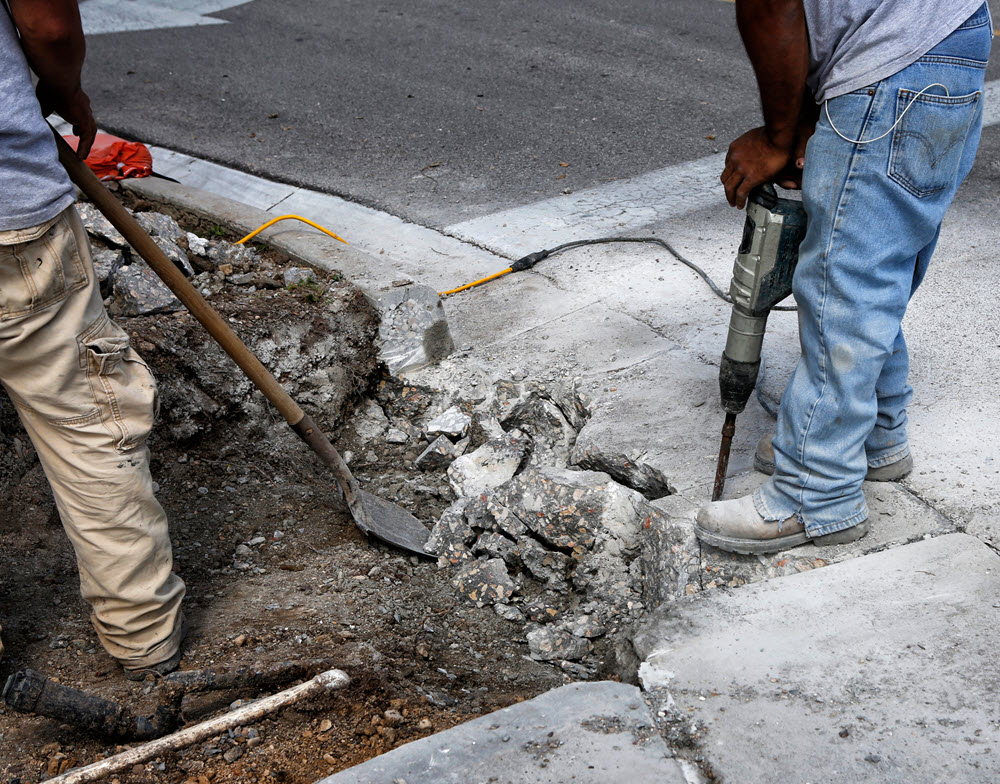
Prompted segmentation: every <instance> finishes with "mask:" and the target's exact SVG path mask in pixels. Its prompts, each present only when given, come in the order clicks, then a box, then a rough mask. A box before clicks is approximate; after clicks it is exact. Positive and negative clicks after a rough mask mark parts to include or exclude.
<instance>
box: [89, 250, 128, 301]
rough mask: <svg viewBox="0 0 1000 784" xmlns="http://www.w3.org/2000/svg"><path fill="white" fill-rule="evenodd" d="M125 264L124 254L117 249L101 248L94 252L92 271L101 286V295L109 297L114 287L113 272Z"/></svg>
mask: <svg viewBox="0 0 1000 784" xmlns="http://www.w3.org/2000/svg"><path fill="white" fill-rule="evenodd" d="M124 265H125V254H124V253H122V252H121V251H120V250H118V249H114V250H101V251H98V252H97V253H95V254H94V272H95V273H96V275H97V283H98V285H99V286H100V287H101V296H102V297H104V298H105V299H106V298H107V297H110V296H111V294H112V293H113V292H114V288H115V274H116V273H117V272H118V270H119V269H121V268H122V267H123V266H124Z"/></svg>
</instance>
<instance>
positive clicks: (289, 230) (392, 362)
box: [121, 177, 455, 375]
mask: <svg viewBox="0 0 1000 784" xmlns="http://www.w3.org/2000/svg"><path fill="white" fill-rule="evenodd" d="M121 185H122V187H124V188H125V189H127V190H129V191H130V192H132V193H134V194H135V195H137V196H139V197H141V198H143V199H146V200H148V201H151V202H154V203H157V204H166V205H170V206H173V207H178V208H180V209H183V210H186V211H188V212H191V213H193V214H194V215H197V216H198V217H201V218H205V219H208V220H212V221H215V222H217V223H218V224H219V225H221V226H225V227H226V228H229V229H234V230H236V231H238V232H242V233H244V234H249V233H250V232H251V231H253V230H254V229H256V228H257V227H259V226H261V225H263V224H264V223H267V222H268V221H269V220H272V219H273V218H274V217H275V216H274V215H273V214H271V213H268V212H265V211H264V210H261V209H258V208H257V207H251V206H250V205H248V204H243V203H242V202H239V201H235V200H234V199H229V198H226V197H225V196H219V195H217V194H214V193H210V192H208V191H205V190H201V189H199V188H192V187H190V186H187V185H182V184H181V183H176V182H171V181H170V180H163V179H159V178H153V177H144V178H141V179H130V180H123V181H122V182H121ZM303 225H304V224H301V223H299V222H297V221H296V222H287V223H285V222H283V223H278V224H275V225H274V226H272V227H271V228H269V229H267V230H266V231H263V232H261V233H260V234H258V235H257V237H255V238H254V240H255V241H261V242H266V243H267V244H268V245H270V246H272V247H273V248H275V249H276V250H279V251H281V252H283V253H287V254H288V255H289V256H290V257H291V258H292V259H294V260H295V261H296V262H297V263H300V264H304V265H306V266H309V267H313V268H315V269H323V270H329V271H331V272H339V273H341V274H342V275H343V276H344V277H345V278H347V279H348V280H349V281H350V282H351V283H353V284H354V285H356V286H357V287H358V288H359V289H361V291H362V293H364V295H365V296H366V297H368V299H369V300H370V301H371V303H372V304H373V305H374V306H375V307H376V309H377V310H378V311H379V314H380V316H381V325H380V328H379V337H380V339H381V343H382V347H383V351H382V359H383V361H384V362H385V363H386V365H387V366H388V367H389V371H390V372H391V373H393V374H394V375H397V374H400V373H403V372H405V371H407V370H416V369H418V368H421V367H424V366H426V365H429V364H432V363H434V362H437V361H439V360H441V359H444V358H445V357H447V356H448V355H450V354H451V353H452V352H453V351H454V348H455V345H454V341H453V340H452V338H451V334H450V330H449V328H448V321H447V318H446V316H445V312H444V305H443V303H442V302H441V300H440V299H439V298H438V295H437V292H436V291H435V290H434V289H431V288H429V287H427V286H423V285H419V284H413V283H409V284H405V285H403V286H399V285H398V279H399V277H400V274H399V270H398V269H396V268H395V267H394V265H393V264H392V263H391V262H389V261H386V260H383V259H381V258H379V257H378V256H373V255H371V254H370V253H366V252H364V251H361V250H358V249H357V248H354V247H352V246H350V245H345V244H344V243H342V242H338V241H337V240H334V239H332V238H331V237H328V236H327V235H325V234H323V233H322V232H319V231H316V230H315V229H307V230H303V229H301V228H296V227H297V226H303ZM394 282H395V283H394ZM401 311H402V312H401Z"/></svg>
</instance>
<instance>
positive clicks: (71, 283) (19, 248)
mask: <svg viewBox="0 0 1000 784" xmlns="http://www.w3.org/2000/svg"><path fill="white" fill-rule="evenodd" d="M5 234H7V235H8V236H11V237H13V238H15V241H14V242H13V243H0V321H5V320H9V319H13V318H18V317H21V316H28V315H30V314H32V313H37V312H38V311H39V310H42V309H43V308H47V307H49V306H50V305H54V304H56V303H57V302H60V301H62V300H64V299H66V297H68V296H69V295H70V293H71V292H73V291H76V290H77V289H82V288H83V287H84V286H86V285H87V270H86V268H85V267H84V264H83V259H81V258H80V248H79V246H78V245H77V242H76V236H75V235H74V234H73V230H72V228H71V227H70V224H69V221H68V220H66V218H65V216H61V217H59V218H58V219H57V220H55V221H54V222H53V223H51V224H50V225H48V226H42V227H39V231H38V233H37V234H35V233H33V232H32V231H31V230H26V231H23V232H20V231H19V232H7V233H5Z"/></svg>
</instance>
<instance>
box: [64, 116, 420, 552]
mask: <svg viewBox="0 0 1000 784" xmlns="http://www.w3.org/2000/svg"><path fill="white" fill-rule="evenodd" d="M53 133H55V137H56V146H57V147H58V148H59V161H60V162H61V163H62V165H63V166H65V167H66V171H67V172H68V173H69V177H70V179H71V180H73V182H74V183H76V185H77V187H78V188H79V189H80V190H81V191H83V192H84V193H85V194H86V195H87V197H88V198H89V199H90V200H91V201H92V202H93V203H94V205H95V206H96V207H97V208H98V209H99V210H100V211H101V212H102V213H103V214H104V217H106V218H107V219H108V220H109V221H111V225H112V226H114V227H115V228H116V229H118V231H119V232H120V233H121V235H122V236H123V237H124V238H125V239H126V240H127V241H128V243H129V245H131V246H132V247H133V248H134V249H135V250H136V251H137V252H138V254H139V255H140V256H142V258H143V259H145V260H146V263H147V264H149V266H150V267H151V268H152V270H153V272H155V273H156V274H157V275H158V276H159V277H160V279H161V280H162V281H163V282H164V283H165V284H166V285H167V288H169V289H170V290H171V291H172V292H173V293H174V294H175V295H176V297H177V299H179V300H180V301H181V302H182V303H184V306H185V307H186V308H187V309H188V311H190V312H191V314H192V315H194V317H195V318H196V319H198V321H200V322H201V324H202V326H203V327H205V329H207V330H208V333H209V334H210V335H211V336H212V337H213V338H214V339H215V341H216V342H217V343H218V344H219V345H220V346H222V348H223V350H224V351H225V352H226V353H227V354H229V356H230V357H232V358H233V361H234V362H236V364H237V365H239V366H240V369H241V370H242V371H243V372H244V373H246V375H247V377H248V378H249V379H250V380H251V381H252V382H253V383H254V385H255V386H256V387H257V388H258V389H259V390H260V391H261V392H263V393H264V396H265V397H266V398H267V399H268V400H270V401H271V403H272V404H273V405H274V407H275V408H277V409H278V411H280V412H281V415H282V416H283V417H284V418H285V420H286V421H287V422H288V424H289V425H290V426H291V428H292V430H294V431H295V432H296V433H297V434H298V435H299V437H300V438H301V439H302V440H303V441H305V442H306V444H308V446H309V448H310V449H312V450H313V451H314V452H315V453H316V454H317V455H319V457H320V459H321V460H322V461H323V462H324V463H326V466H327V467H328V468H329V469H330V471H331V472H332V473H333V476H334V478H335V479H336V480H337V484H339V485H340V489H341V491H342V492H343V495H344V499H345V500H346V501H347V506H348V508H350V510H351V517H353V518H354V523H355V524H356V525H357V526H358V528H360V529H361V530H362V531H363V532H364V533H365V534H369V535H371V536H375V537H377V538H379V539H381V540H383V541H385V542H388V543H389V544H392V545H395V546H396V547H399V548H401V549H403V550H408V551H409V552H411V553H416V554H418V555H427V553H425V552H424V543H425V542H426V541H427V537H428V536H429V532H428V531H427V529H426V528H424V526H423V525H421V523H420V521H418V520H417V519H416V518H415V517H414V516H413V515H411V514H410V513H409V512H407V511H406V510H404V509H402V508H400V507H399V506H397V505H396V504H393V503H390V502H389V501H386V500H385V499H382V498H379V497H378V496H374V495H372V494H371V493H367V492H365V491H364V490H362V489H361V488H360V487H358V482H357V480H356V479H355V478H354V477H353V476H352V475H351V472H350V470H349V469H348V467H347V463H345V462H344V459H343V458H342V457H341V456H340V453H338V452H337V450H336V449H334V447H333V444H331V443H330V440H329V439H328V438H327V437H326V436H325V435H323V433H322V432H321V431H320V429H319V427H318V426H317V425H316V423H315V422H314V421H313V418H312V417H311V416H309V415H308V414H307V413H305V412H304V411H303V410H302V409H301V408H299V405H298V404H297V403H296V402H295V401H294V400H292V398H291V396H290V395H289V394H288V393H287V392H285V390H284V389H283V388H282V387H281V385H280V384H279V383H278V381H277V380H276V379H275V378H274V376H272V375H271V373H270V372H269V371H268V369H267V368H265V367H264V366H263V365H262V364H261V362H260V360H259V359H257V357H255V356H254V355H253V353H252V352H251V351H250V349H248V348H247V347H246V345H245V344H244V343H243V341H241V340H240V339H239V337H237V335H236V333H235V332H233V330H232V329H231V328H230V327H229V325H228V324H227V323H226V322H225V321H223V320H222V317H221V316H220V315H219V314H218V313H216V312H215V310H213V309H212V306H211V305H209V304H208V302H206V301H205V298H204V297H202V296H201V294H199V293H198V291H197V290H196V289H195V287H194V286H192V285H191V284H190V283H189V282H188V280H187V278H186V277H184V273H183V272H181V271H180V270H179V269H177V267H175V266H174V264H173V262H171V261H170V259H168V258H167V257H166V256H165V255H164V253H163V251H162V250H160V248H159V246H158V245H157V244H156V243H155V242H154V241H153V239H152V237H150V236H149V235H148V234H147V233H146V232H145V230H143V228H142V227H141V226H140V225H139V224H138V222H137V221H136V220H135V218H133V217H132V216H131V215H130V214H129V212H128V210H126V209H125V208H124V207H123V206H122V205H121V204H119V202H118V200H117V199H116V198H115V197H114V196H113V195H112V194H111V192H110V191H109V190H108V189H107V188H105V187H104V185H102V184H101V182H100V180H98V179H97V177H96V176H95V175H94V173H93V172H92V171H91V170H90V169H89V168H88V166H87V164H86V163H84V162H83V161H81V160H80V159H79V158H77V157H76V153H75V152H74V151H73V149H72V148H71V147H70V146H69V145H68V144H67V143H66V141H65V140H64V139H63V138H62V137H61V136H60V135H59V134H58V133H56V132H55V131H54V130H53Z"/></svg>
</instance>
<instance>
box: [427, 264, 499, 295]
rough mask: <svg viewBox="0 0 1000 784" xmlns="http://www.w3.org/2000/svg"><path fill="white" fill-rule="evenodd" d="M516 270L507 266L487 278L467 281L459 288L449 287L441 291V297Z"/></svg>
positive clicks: (479, 284) (439, 293)
mask: <svg viewBox="0 0 1000 784" xmlns="http://www.w3.org/2000/svg"><path fill="white" fill-rule="evenodd" d="M513 271H514V268H513V267H507V269H505V270H500V272H496V273H494V274H493V275H490V276H489V277H486V278H480V279H479V280H474V281H472V283H466V284H465V285H464V286H459V287H458V288H457V289H449V290H448V291H439V292H438V296H439V297H447V296H448V295H449V294H458V292H460V291H466V290H468V289H471V288H475V287H476V286H481V285H482V284H483V283H489V282H490V281H491V280H496V279H497V278H502V277H503V276H504V275H508V274H510V273H511V272H513Z"/></svg>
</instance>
